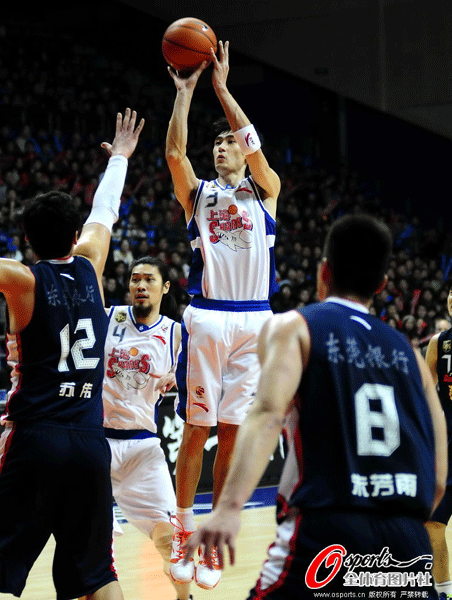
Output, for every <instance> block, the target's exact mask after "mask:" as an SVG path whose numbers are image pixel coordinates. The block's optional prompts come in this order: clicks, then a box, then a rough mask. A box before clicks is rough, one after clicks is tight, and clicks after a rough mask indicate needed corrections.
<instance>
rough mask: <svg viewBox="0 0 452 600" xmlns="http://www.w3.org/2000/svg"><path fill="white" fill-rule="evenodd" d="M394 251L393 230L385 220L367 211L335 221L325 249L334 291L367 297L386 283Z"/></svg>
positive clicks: (324, 253)
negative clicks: (387, 271) (391, 230)
mask: <svg viewBox="0 0 452 600" xmlns="http://www.w3.org/2000/svg"><path fill="white" fill-rule="evenodd" d="M391 254H392V235H391V232H390V231H389V229H388V227H387V226H386V224H385V223H383V222H382V221H379V220H378V219H376V218H374V217H372V216H370V215H367V214H356V215H345V216H343V217H340V218H339V219H338V220H337V221H335V223H333V225H332V226H331V228H330V230H329V232H328V235H327V238H326V242H325V247H324V252H323V255H324V257H325V258H326V259H327V261H328V262H329V264H330V267H331V272H332V277H333V287H334V290H335V291H336V292H338V293H340V294H353V295H356V296H357V297H358V298H366V299H367V298H371V297H372V295H373V294H374V293H375V291H376V290H377V289H378V287H379V286H380V285H381V283H382V282H383V280H384V277H385V274H386V270H387V268H388V264H389V260H390V258H391Z"/></svg>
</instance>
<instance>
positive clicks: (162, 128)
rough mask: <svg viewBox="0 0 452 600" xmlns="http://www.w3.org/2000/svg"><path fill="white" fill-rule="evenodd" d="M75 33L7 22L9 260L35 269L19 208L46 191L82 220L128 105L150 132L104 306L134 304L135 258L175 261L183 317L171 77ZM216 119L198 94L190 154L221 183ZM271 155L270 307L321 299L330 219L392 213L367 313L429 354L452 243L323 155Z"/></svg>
mask: <svg viewBox="0 0 452 600" xmlns="http://www.w3.org/2000/svg"><path fill="white" fill-rule="evenodd" d="M25 27H26V28H27V29H26V31H24V28H25ZM67 35H68V34H63V33H60V34H59V35H58V32H52V35H45V33H43V32H42V30H41V29H39V28H33V26H31V25H30V24H27V25H26V26H25V25H24V24H21V23H20V22H17V21H16V22H12V23H10V24H8V25H7V26H6V25H3V26H0V45H1V48H2V51H1V53H0V255H1V256H8V257H11V258H15V259H18V260H20V261H22V262H24V263H25V264H31V263H32V262H33V255H32V252H31V249H30V247H29V246H28V244H27V242H26V240H25V239H24V235H23V231H22V229H21V226H20V214H21V210H22V207H23V202H24V201H26V200H27V199H29V198H31V197H33V196H35V195H36V194H38V193H40V192H46V191H48V190H50V189H58V190H61V191H64V192H67V193H69V194H71V195H72V196H74V197H75V198H76V201H77V203H78V206H79V209H80V214H81V222H83V220H84V219H85V218H86V216H87V215H88V213H89V210H90V205H91V203H92V200H93V195H94V192H95V190H96V187H97V184H98V181H99V177H100V176H101V174H102V172H103V171H104V169H105V166H106V163H107V160H108V157H107V156H106V155H105V154H104V153H103V152H104V151H103V150H101V148H100V143H101V142H102V141H104V140H107V141H111V137H112V133H113V131H114V122H115V115H116V113H117V112H118V111H123V110H124V108H125V107H126V106H131V107H132V108H134V109H135V110H137V112H138V115H139V117H144V118H145V119H146V125H145V130H144V131H143V135H142V138H141V140H140V145H139V148H138V149H137V151H136V153H135V154H134V156H133V158H132V160H131V163H130V166H129V173H128V177H127V182H126V188H125V190H124V194H123V198H122V204H121V211H120V217H119V220H118V222H117V223H116V225H115V227H114V229H113V237H112V244H111V249H110V255H109V259H108V262H107V266H106V269H105V274H104V282H103V283H104V292H105V299H106V305H107V306H111V305H117V304H122V303H128V291H127V287H128V267H129V265H130V263H131V261H133V260H134V259H135V258H137V257H140V256H143V255H148V254H151V255H159V256H160V257H162V258H163V259H164V260H165V261H166V262H167V263H168V264H169V266H170V277H171V291H172V297H173V305H172V306H171V307H169V313H170V316H172V317H173V318H176V319H177V320H180V318H181V315H182V313H183V310H184V308H185V306H186V304H187V303H188V302H189V297H188V295H187V293H186V291H185V287H186V282H187V274H188V269H189V263H190V246H189V243H188V239H187V235H186V228H185V221H184V214H183V211H182V210H181V208H180V206H179V204H178V203H177V201H176V199H175V196H174V193H173V189H172V184H171V179H170V176H169V171H168V169H167V166H166V163H165V159H164V143H165V135H166V128H167V125H168V121H169V117H170V110H171V107H172V101H173V98H174V89H173V84H172V81H171V80H170V78H169V77H168V78H167V79H163V78H162V79H158V78H156V77H155V76H153V77H152V78H151V77H150V75H149V72H148V74H146V75H145V74H143V73H141V72H139V70H138V69H137V68H136V66H132V65H129V64H127V63H126V62H124V59H123V60H122V61H121V60H118V59H117V58H116V57H107V56H105V54H103V53H102V51H101V50H99V49H96V48H94V47H89V46H87V45H82V44H79V45H78V44H77V43H76V41H75V40H71V39H68V38H67ZM118 74H120V75H118ZM164 75H166V73H164ZM218 116H220V113H219V112H218V110H216V111H215V110H213V109H211V108H210V107H208V106H205V105H202V104H198V103H197V102H196V100H194V103H193V106H192V110H191V113H190V121H189V145H188V155H189V158H190V160H191V162H192V164H193V167H194V170H195V172H196V174H197V176H198V177H200V178H203V179H213V178H215V177H216V173H215V171H213V161H212V143H213V140H212V134H211V129H210V125H211V123H212V122H213V121H214V120H215V119H216V118H218ZM264 133H265V132H264ZM264 151H265V153H266V156H267V158H268V161H269V163H270V164H271V166H272V167H273V168H274V169H275V170H276V171H277V172H278V173H279V175H280V177H281V181H282V191H281V196H280V199H279V205H278V212H277V237H276V246H275V260H276V268H277V276H278V281H279V291H278V292H277V293H276V294H274V295H273V297H272V298H271V306H272V308H273V310H274V311H275V312H282V311H285V310H288V309H291V308H294V307H297V306H304V305H306V304H309V303H310V302H313V301H315V300H316V287H315V277H316V268H317V263H318V260H319V258H320V256H321V252H322V247H323V242H324V239H325V236H326V233H327V231H328V228H329V226H330V224H331V222H332V221H333V220H334V219H336V218H337V217H338V216H339V215H342V214H344V213H348V212H355V211H365V212H370V213H372V214H374V215H375V216H378V217H379V218H381V219H383V220H384V221H385V222H386V223H387V224H388V225H389V227H390V228H391V230H392V232H393V236H394V253H393V258H392V260H391V264H390V268H389V270H388V284H387V286H386V288H385V289H384V290H383V291H382V292H381V293H380V294H378V296H376V297H375V299H374V302H373V305H372V307H371V311H372V312H373V313H374V314H375V315H377V316H378V317H380V318H382V319H384V320H386V321H387V322H388V323H389V324H390V325H392V326H393V327H395V328H397V329H400V330H402V331H404V333H405V334H406V335H407V336H408V337H409V338H410V339H411V340H412V343H413V344H414V345H418V346H421V347H422V346H425V344H426V342H427V341H428V339H429V337H430V336H431V335H432V334H433V333H435V332H436V331H439V330H441V329H443V328H448V327H449V326H450V322H449V316H448V313H447V309H446V299H447V295H448V292H449V289H448V288H449V283H448V280H449V275H450V271H451V268H452V238H451V237H450V235H448V234H447V233H446V232H441V231H438V229H437V228H426V227H424V226H423V224H422V223H421V222H420V221H419V219H417V218H416V217H415V216H410V218H407V217H406V216H404V215H401V214H397V213H395V212H394V211H393V210H391V207H389V206H387V205H386V204H385V199H384V198H382V197H380V196H379V195H378V193H377V191H376V190H375V189H374V186H373V185H372V182H369V181H367V180H366V181H363V180H361V179H360V175H359V173H357V172H355V171H354V170H353V169H351V168H349V167H348V166H345V165H340V164H337V165H331V164H328V166H325V164H324V163H322V157H321V156H307V155H305V154H302V153H297V152H295V151H293V149H291V148H290V145H288V142H287V140H284V141H283V140H281V142H280V144H278V143H275V144H272V146H271V147H269V146H268V145H267V146H264ZM357 251H359V248H357ZM250 276H252V274H250Z"/></svg>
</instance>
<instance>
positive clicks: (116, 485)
mask: <svg viewBox="0 0 452 600" xmlns="http://www.w3.org/2000/svg"><path fill="white" fill-rule="evenodd" d="M108 443H109V444H110V448H111V455H112V458H111V483H112V487H113V496H114V498H115V500H116V503H117V505H118V506H119V508H120V509H121V511H122V513H123V514H124V517H125V518H126V519H127V521H129V523H132V525H134V526H135V527H137V529H139V530H140V531H142V532H143V533H144V534H146V535H147V536H148V537H151V534H152V531H153V529H154V527H155V525H156V524H157V523H160V522H162V521H167V522H169V519H170V516H171V515H172V514H175V512H176V496H175V493H174V488H173V482H172V480H171V476H170V473H169V470H168V464H167V462H166V459H165V454H164V453H163V450H162V448H161V446H160V440H159V439H158V438H157V437H151V438H147V439H131V440H116V439H111V438H108Z"/></svg>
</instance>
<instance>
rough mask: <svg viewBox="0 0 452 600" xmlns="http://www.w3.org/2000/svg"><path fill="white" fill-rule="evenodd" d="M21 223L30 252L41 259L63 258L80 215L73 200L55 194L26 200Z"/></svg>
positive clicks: (69, 197)
mask: <svg viewBox="0 0 452 600" xmlns="http://www.w3.org/2000/svg"><path fill="white" fill-rule="evenodd" d="M22 221H23V225H24V229H25V235H26V237H27V239H28V241H29V242H30V245H31V247H32V249H33V252H34V253H35V254H36V255H37V256H38V257H39V258H41V259H44V260H50V259H53V258H62V257H63V256H67V255H68V254H69V253H70V251H71V248H72V242H73V241H74V237H75V234H76V233H77V231H78V230H79V228H80V214H79V211H78V209H77V207H76V205H75V202H74V199H73V198H72V197H71V196H70V195H69V194H66V193H64V192H57V191H52V192H47V193H46V194H40V195H38V196H36V198H33V199H31V200H29V201H28V202H27V203H26V205H25V208H24V212H23V215H22Z"/></svg>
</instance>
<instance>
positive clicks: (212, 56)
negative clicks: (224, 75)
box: [210, 47, 219, 66]
mask: <svg viewBox="0 0 452 600" xmlns="http://www.w3.org/2000/svg"><path fill="white" fill-rule="evenodd" d="M210 56H211V58H212V62H213V64H214V65H215V66H217V65H218V64H219V62H218V57H217V55H216V54H215V50H214V48H212V47H211V48H210Z"/></svg>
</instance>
